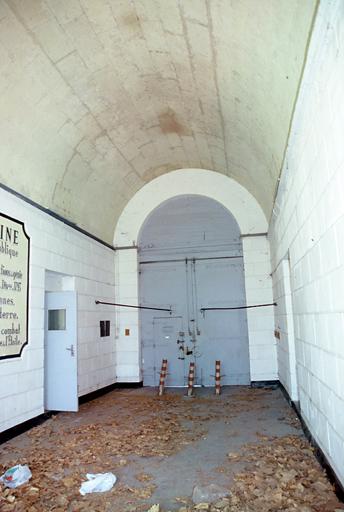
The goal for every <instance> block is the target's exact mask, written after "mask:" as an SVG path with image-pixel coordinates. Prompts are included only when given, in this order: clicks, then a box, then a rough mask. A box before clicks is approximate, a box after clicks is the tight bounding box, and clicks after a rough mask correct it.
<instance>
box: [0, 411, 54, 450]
mask: <svg viewBox="0 0 344 512" xmlns="http://www.w3.org/2000/svg"><path fill="white" fill-rule="evenodd" d="M53 414H55V413H54V411H48V412H44V413H43V414H40V415H39V416H35V417H34V418H30V419H29V420H26V421H24V422H23V423H18V425H14V427H11V428H8V429H7V430H4V431H3V432H0V444H2V443H6V441H9V440H10V439H13V438H14V437H17V436H19V435H20V434H23V433H24V432H26V431H27V430H30V429H31V428H34V427H38V425H41V424H42V423H44V422H45V421H47V420H48V419H49V418H51V416H52V415H53Z"/></svg>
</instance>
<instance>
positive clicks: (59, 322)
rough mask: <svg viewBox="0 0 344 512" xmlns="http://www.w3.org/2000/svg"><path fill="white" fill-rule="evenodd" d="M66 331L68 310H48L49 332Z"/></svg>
mask: <svg viewBox="0 0 344 512" xmlns="http://www.w3.org/2000/svg"><path fill="white" fill-rule="evenodd" d="M65 330H66V310H65V309H49V310H48V331H65Z"/></svg>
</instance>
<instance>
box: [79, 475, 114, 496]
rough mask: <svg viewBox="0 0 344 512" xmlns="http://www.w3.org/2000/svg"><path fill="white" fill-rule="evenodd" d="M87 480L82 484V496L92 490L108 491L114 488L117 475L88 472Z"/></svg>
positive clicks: (80, 490)
mask: <svg viewBox="0 0 344 512" xmlns="http://www.w3.org/2000/svg"><path fill="white" fill-rule="evenodd" d="M86 478H87V481H86V482H83V483H82V484H81V487H80V489H79V492H80V494H81V495H82V496H85V494H91V493H92V492H106V491H109V490H110V489H112V487H113V486H114V485H115V483H116V480H117V479H116V477H115V475H114V474H113V473H97V474H96V475H94V474H92V473H87V475H86Z"/></svg>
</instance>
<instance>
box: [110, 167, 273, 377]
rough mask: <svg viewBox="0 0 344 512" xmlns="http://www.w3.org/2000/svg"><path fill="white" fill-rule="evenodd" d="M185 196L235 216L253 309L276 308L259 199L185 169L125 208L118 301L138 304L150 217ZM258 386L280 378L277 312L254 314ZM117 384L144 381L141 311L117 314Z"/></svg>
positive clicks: (119, 234) (221, 179) (253, 366)
mask: <svg viewBox="0 0 344 512" xmlns="http://www.w3.org/2000/svg"><path fill="white" fill-rule="evenodd" d="M182 194H199V195H203V196H206V197H209V198H211V199H214V200H215V201H217V202H219V203H220V204H222V205H223V206H224V207H225V208H227V209H228V210H229V211H230V212H231V213H232V215H233V216H234V217H235V219H236V221H237V223H238V225H239V228H240V231H241V234H242V240H243V256H244V265H245V290H246V300H247V304H251V305H253V304H257V303H271V302H272V285H271V276H270V272H271V266H270V252H269V243H268V241H267V238H266V236H264V235H262V234H264V233H266V231H267V220H266V217H265V215H264V213H263V211H262V209H261V207H260V206H259V204H258V202H257V201H256V199H255V198H254V197H253V196H252V195H251V194H250V193H249V192H248V191H247V190H246V189H245V188H244V187H242V186H241V185H240V184H239V183H237V182H236V181H235V180H233V179H231V178H228V177H226V176H223V175H222V174H219V173H216V172H213V171H208V170H202V169H180V170H177V171H173V172H170V173H168V174H165V175H163V176H160V177H158V178H156V179H154V180H152V181H151V182H150V183H148V184H147V185H145V186H144V187H143V188H142V189H140V190H139V191H138V192H137V193H136V194H135V195H134V196H133V198H132V199H131V200H130V201H129V203H128V204H127V205H126V207H125V208H124V210H123V212H122V214H121V216H120V218H119V220H118V223H117V226H116V229H115V234H114V246H115V247H121V248H123V247H125V249H121V250H118V251H117V252H116V261H115V265H116V301H117V302H121V303H130V304H137V303H138V298H139V295H138V258H137V241H138V237H139V233H140V229H141V227H142V225H143V223H144V221H145V219H146V218H147V217H148V215H149V214H150V213H151V212H152V211H153V210H154V209H155V208H156V207H157V206H159V205H160V204H161V203H163V202H164V201H166V200H168V199H171V198H173V197H176V196H178V195H182ZM247 321H248V331H249V350H250V373H251V380H252V381H261V380H275V379H277V361H276V347H275V340H274V336H273V330H274V312H273V308H272V307H268V308H257V309H252V310H248V314H247ZM116 324H117V327H116V340H117V356H116V357H117V362H116V368H117V381H118V382H139V381H141V380H142V374H141V349H140V334H139V314H138V311H137V310H128V309H125V308H118V310H117V322H116Z"/></svg>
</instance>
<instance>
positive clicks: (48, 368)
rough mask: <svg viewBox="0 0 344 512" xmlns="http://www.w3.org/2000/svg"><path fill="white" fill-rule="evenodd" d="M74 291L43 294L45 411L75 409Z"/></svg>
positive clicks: (76, 372)
mask: <svg viewBox="0 0 344 512" xmlns="http://www.w3.org/2000/svg"><path fill="white" fill-rule="evenodd" d="M76 318H77V307H76V293H75V292H71V291H68V292H46V294H45V367H44V372H45V377H44V380H45V409H47V410H50V411H77V410H78V368H77V352H76V351H77V321H76Z"/></svg>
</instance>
